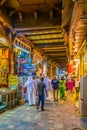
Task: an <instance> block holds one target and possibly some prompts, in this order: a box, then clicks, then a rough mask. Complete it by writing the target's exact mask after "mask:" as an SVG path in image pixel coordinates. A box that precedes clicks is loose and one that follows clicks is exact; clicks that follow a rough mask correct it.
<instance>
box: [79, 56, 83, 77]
mask: <svg viewBox="0 0 87 130" xmlns="http://www.w3.org/2000/svg"><path fill="white" fill-rule="evenodd" d="M83 71H84V64H83V54H81V55H80V76H83V75H84V72H83Z"/></svg>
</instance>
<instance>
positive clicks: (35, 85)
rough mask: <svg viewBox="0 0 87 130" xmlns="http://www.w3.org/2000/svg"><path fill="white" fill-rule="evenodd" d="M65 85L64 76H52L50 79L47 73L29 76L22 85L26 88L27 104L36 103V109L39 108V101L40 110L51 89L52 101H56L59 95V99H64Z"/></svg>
mask: <svg viewBox="0 0 87 130" xmlns="http://www.w3.org/2000/svg"><path fill="white" fill-rule="evenodd" d="M66 86H67V84H66V80H65V79H64V77H61V79H59V78H58V77H56V76H54V77H53V79H52V80H51V79H49V77H48V76H47V75H46V76H43V77H40V78H38V77H36V78H33V77H32V76H29V77H28V80H27V82H26V83H25V85H24V87H26V88H27V95H28V102H29V105H30V106H32V105H37V109H39V106H40V103H41V111H43V110H44V100H50V91H51V90H53V99H54V101H58V98H59V96H60V100H64V99H66V93H65V92H66Z"/></svg>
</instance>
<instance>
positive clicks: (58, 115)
mask: <svg viewBox="0 0 87 130" xmlns="http://www.w3.org/2000/svg"><path fill="white" fill-rule="evenodd" d="M45 109H46V110H45V111H43V112H41V111H40V110H37V109H36V107H35V106H32V107H30V106H28V103H26V104H24V105H21V106H18V107H17V108H15V109H12V110H8V111H6V112H4V113H2V114H0V130H72V128H74V127H75V128H84V129H85V130H87V118H85V117H83V118H81V116H80V114H79V110H78V105H77V104H76V103H75V102H74V101H73V98H72V93H71V92H68V94H67V99H66V100H64V101H63V102H60V101H58V102H53V101H52V100H51V101H46V102H45ZM76 130H77V129H76ZM78 130H80V129H78Z"/></svg>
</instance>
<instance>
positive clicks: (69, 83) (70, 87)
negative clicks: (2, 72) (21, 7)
mask: <svg viewBox="0 0 87 130" xmlns="http://www.w3.org/2000/svg"><path fill="white" fill-rule="evenodd" d="M72 89H73V82H72V81H69V82H68V90H72Z"/></svg>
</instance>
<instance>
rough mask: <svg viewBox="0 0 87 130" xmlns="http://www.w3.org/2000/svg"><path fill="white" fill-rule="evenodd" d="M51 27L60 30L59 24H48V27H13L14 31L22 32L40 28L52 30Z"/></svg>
mask: <svg viewBox="0 0 87 130" xmlns="http://www.w3.org/2000/svg"><path fill="white" fill-rule="evenodd" d="M52 29H58V30H61V31H62V28H61V26H48V27H32V28H14V31H17V32H22V31H23V30H24V31H39V30H40V31H42V30H45V31H46V30H52Z"/></svg>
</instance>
